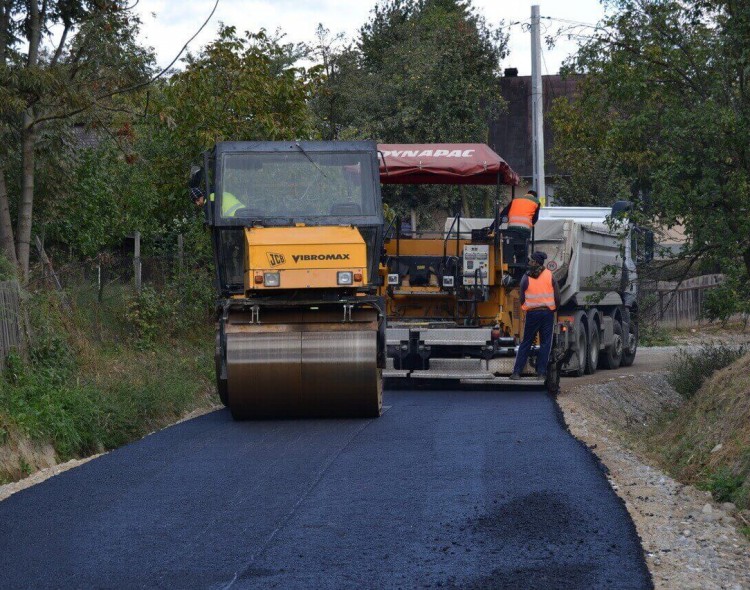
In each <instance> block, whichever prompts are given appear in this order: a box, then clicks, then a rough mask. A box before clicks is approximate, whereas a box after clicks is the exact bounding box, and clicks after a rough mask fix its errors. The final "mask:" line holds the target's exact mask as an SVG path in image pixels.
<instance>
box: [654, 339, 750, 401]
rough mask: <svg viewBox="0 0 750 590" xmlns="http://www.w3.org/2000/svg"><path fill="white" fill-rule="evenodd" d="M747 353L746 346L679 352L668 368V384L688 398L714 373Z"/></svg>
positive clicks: (710, 345)
mask: <svg viewBox="0 0 750 590" xmlns="http://www.w3.org/2000/svg"><path fill="white" fill-rule="evenodd" d="M746 352H747V347H746V346H727V345H725V344H704V345H703V346H701V348H700V350H698V351H697V352H687V351H685V350H680V351H678V352H677V354H676V355H675V357H674V359H673V360H672V362H671V364H670V366H669V376H668V377H667V380H668V381H669V384H670V385H671V386H672V387H674V388H675V391H677V393H679V394H680V395H682V396H683V397H686V398H690V397H692V396H693V395H695V394H696V392H697V391H698V390H699V389H700V388H701V386H702V385H703V383H704V381H705V380H706V379H708V378H709V377H711V375H713V374H714V373H715V372H716V371H718V370H720V369H723V368H724V367H728V366H729V365H731V364H732V363H734V362H735V361H737V360H738V359H739V358H741V357H742V356H743V355H744V354H745V353H746Z"/></svg>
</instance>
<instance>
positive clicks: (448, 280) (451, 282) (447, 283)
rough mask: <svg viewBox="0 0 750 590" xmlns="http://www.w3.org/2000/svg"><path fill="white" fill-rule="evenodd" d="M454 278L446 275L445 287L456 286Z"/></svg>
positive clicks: (444, 279)
mask: <svg viewBox="0 0 750 590" xmlns="http://www.w3.org/2000/svg"><path fill="white" fill-rule="evenodd" d="M453 279H454V277H452V276H449V275H446V276H444V277H443V287H453V286H454V280H453Z"/></svg>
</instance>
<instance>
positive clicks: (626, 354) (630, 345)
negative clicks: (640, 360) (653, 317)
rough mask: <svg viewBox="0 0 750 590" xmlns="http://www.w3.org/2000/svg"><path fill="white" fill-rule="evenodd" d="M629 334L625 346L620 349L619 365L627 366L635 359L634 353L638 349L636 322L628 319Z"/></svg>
mask: <svg viewBox="0 0 750 590" xmlns="http://www.w3.org/2000/svg"><path fill="white" fill-rule="evenodd" d="M629 331H630V334H628V342H627V347H625V348H623V351H622V363H621V366H623V367H629V366H631V365H632V364H633V361H635V353H636V351H637V350H638V324H637V323H635V322H634V321H633V320H632V319H631V320H630V330H629Z"/></svg>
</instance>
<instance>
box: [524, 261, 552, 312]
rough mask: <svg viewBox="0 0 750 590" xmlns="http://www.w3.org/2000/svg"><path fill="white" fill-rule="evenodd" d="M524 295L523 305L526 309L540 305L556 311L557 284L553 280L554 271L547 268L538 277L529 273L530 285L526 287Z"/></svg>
mask: <svg viewBox="0 0 750 590" xmlns="http://www.w3.org/2000/svg"><path fill="white" fill-rule="evenodd" d="M524 297H525V299H524V302H523V305H522V306H521V309H523V310H524V311H529V310H530V309H537V308H539V307H546V308H548V309H551V310H552V311H554V310H555V309H556V306H555V286H554V283H553V280H552V272H550V271H549V270H548V269H546V268H545V269H544V270H543V271H542V272H541V274H540V275H539V276H538V277H537V278H534V277H532V276H531V275H529V286H528V287H526V293H525V296H524Z"/></svg>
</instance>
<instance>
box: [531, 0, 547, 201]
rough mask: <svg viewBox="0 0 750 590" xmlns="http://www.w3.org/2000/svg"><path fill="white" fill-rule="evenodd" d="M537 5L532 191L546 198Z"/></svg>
mask: <svg viewBox="0 0 750 590" xmlns="http://www.w3.org/2000/svg"><path fill="white" fill-rule="evenodd" d="M539 29H540V27H539V5H538V4H535V5H534V6H532V7H531V133H532V141H533V143H532V149H533V155H534V158H533V162H534V167H533V175H534V176H533V182H532V185H533V187H534V190H536V192H537V196H538V197H539V198H540V199H541V198H542V197H546V195H545V186H544V116H543V106H544V93H543V89H542V43H541V36H540V31H539Z"/></svg>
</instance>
